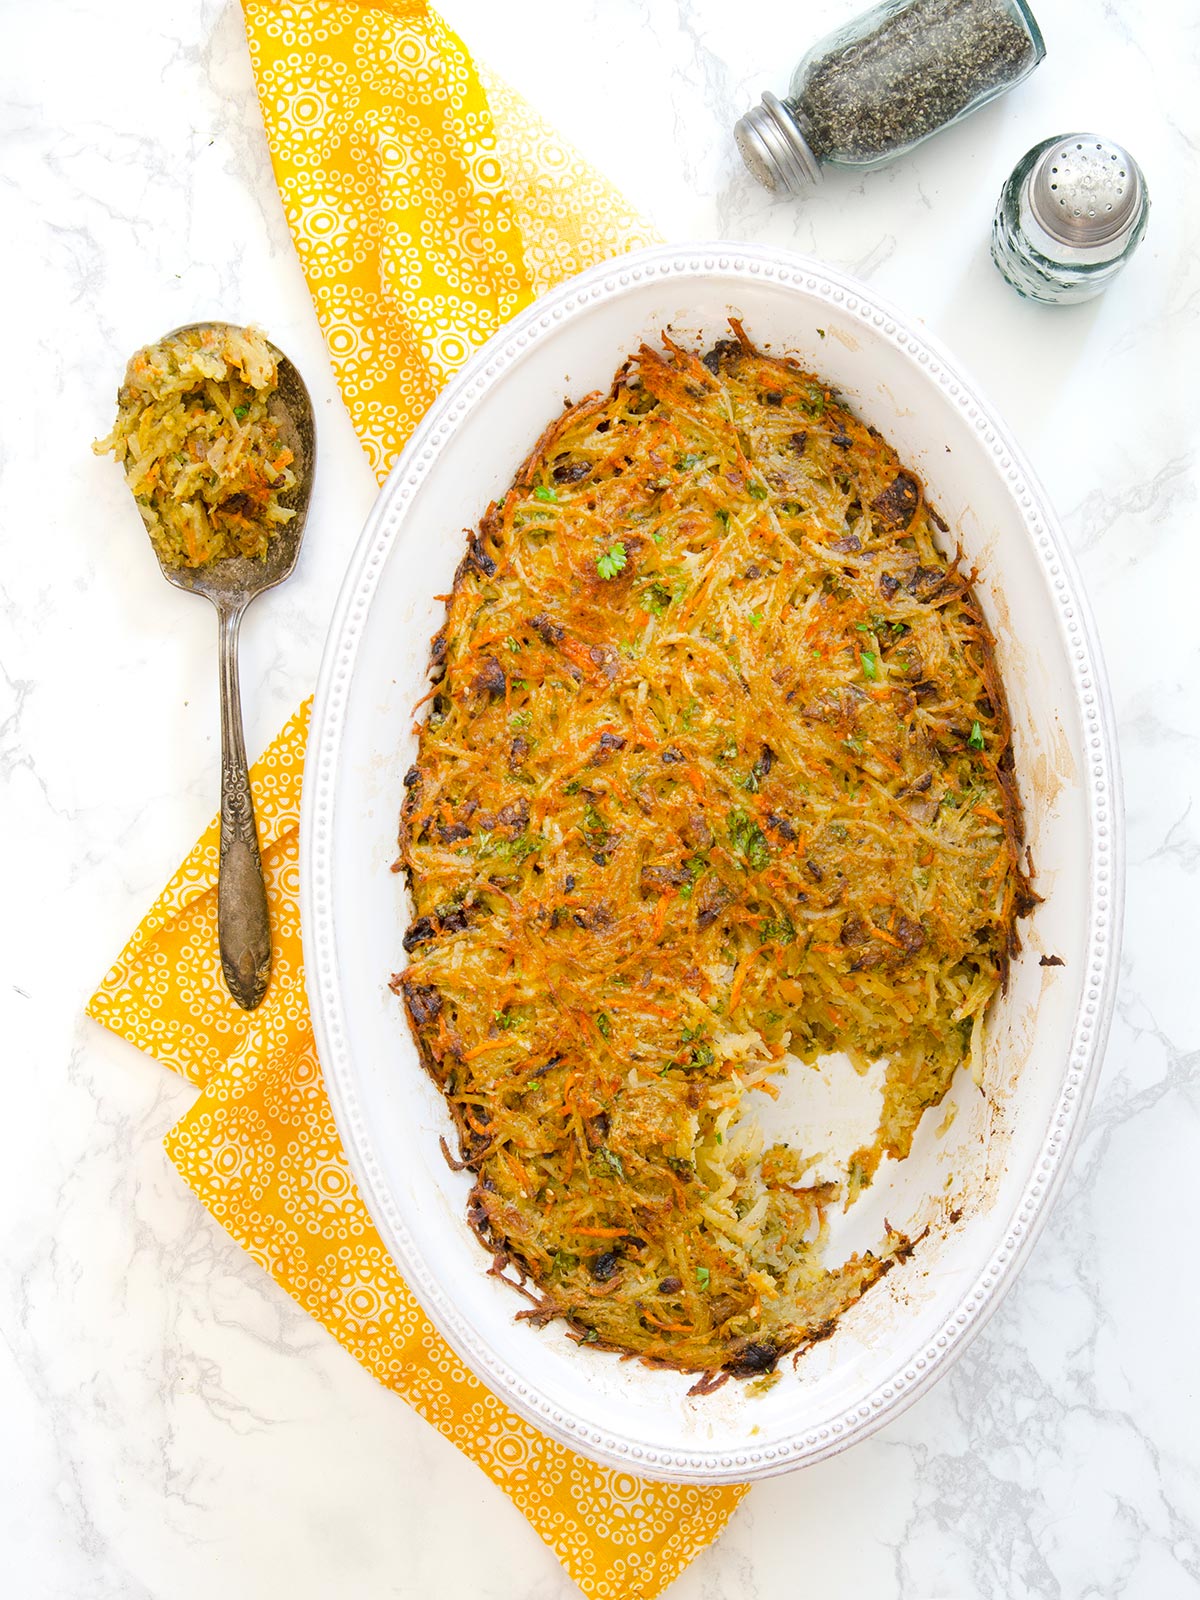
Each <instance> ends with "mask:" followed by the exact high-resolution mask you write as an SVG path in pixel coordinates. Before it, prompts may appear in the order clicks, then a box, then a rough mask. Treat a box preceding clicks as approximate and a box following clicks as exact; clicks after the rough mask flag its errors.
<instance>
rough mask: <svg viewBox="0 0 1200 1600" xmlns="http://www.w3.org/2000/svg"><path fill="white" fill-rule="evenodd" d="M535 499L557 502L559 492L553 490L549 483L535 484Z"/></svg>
mask: <svg viewBox="0 0 1200 1600" xmlns="http://www.w3.org/2000/svg"><path fill="white" fill-rule="evenodd" d="M533 498H534V499H535V500H557V499H558V490H557V489H552V488H551V487H550V485H549V484H548V483H539V484H535V485H534V490H533Z"/></svg>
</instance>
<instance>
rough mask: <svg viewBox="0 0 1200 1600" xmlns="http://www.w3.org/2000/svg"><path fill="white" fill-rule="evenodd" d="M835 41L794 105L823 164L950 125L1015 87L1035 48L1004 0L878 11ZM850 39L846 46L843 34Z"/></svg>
mask: <svg viewBox="0 0 1200 1600" xmlns="http://www.w3.org/2000/svg"><path fill="white" fill-rule="evenodd" d="M871 19H877V20H875V22H874V26H873V27H872V28H871V29H870V31H869V32H866V33H859V32H858V26H859V25H857V24H852V25H851V27H850V29H847V30H843V34H842V35H835V36H834V39H833V40H831V41H829V42H830V43H831V44H833V46H834V48H832V49H826V50H824V51H822V52H821V54H820V55H819V56H818V58H817V59H816V60H815V61H812V62H811V63H810V65H809V67H808V70H807V72H804V69H803V68H802V69H801V72H802V75H803V83H802V85H801V86H800V87H799V92H798V93H797V94H795V95H794V97H793V98H792V99H791V100H790V101H789V104H790V105H792V106H793V107H794V109H795V110H796V111H797V112H798V113H799V114H800V115H801V116H802V117H803V118H804V120H805V122H806V123H807V128H806V130H805V132H806V134H807V136H808V141H809V144H810V145H811V146H812V149H813V152H814V154H815V155H817V156H818V157H820V158H821V159H823V160H832V161H847V162H855V163H858V162H865V161H877V160H880V159H882V158H885V157H887V156H890V155H895V154H896V153H898V152H899V151H901V150H904V149H906V148H907V147H908V146H909V145H912V144H915V143H916V142H917V141H918V140H919V139H924V138H926V137H927V136H928V135H929V134H931V133H936V132H937V130H938V129H939V128H943V127H945V126H946V124H947V123H950V122H953V121H954V120H955V118H957V117H960V116H962V114H963V113H964V112H965V111H966V110H967V109H968V108H969V107H970V106H971V105H972V103H973V102H974V101H976V100H977V99H978V97H979V96H980V95H982V94H988V95H990V94H994V93H995V92H996V91H998V90H1000V89H1003V88H1006V87H1008V85H1009V84H1011V83H1014V82H1015V81H1016V80H1017V79H1018V78H1021V77H1023V76H1024V74H1025V73H1026V72H1027V71H1028V70H1029V69H1030V68H1031V67H1032V66H1033V65H1035V62H1036V56H1037V47H1036V45H1035V44H1034V41H1033V39H1032V38H1031V37H1030V34H1029V30H1028V28H1026V27H1024V26H1023V25H1022V23H1021V22H1019V21H1018V20H1017V19H1016V17H1014V15H1013V8H1012V6H1011V5H1009V4H1008V3H1006V0H913V3H912V4H911V5H907V6H905V7H904V8H903V9H901V10H899V11H884V10H883V9H882V8H880V9H879V11H878V12H872V13H871V15H870V18H864V19H862V20H863V21H868V20H871ZM846 33H850V34H851V37H850V38H849V39H848V40H845V42H842V41H843V38H844V35H845V34H846Z"/></svg>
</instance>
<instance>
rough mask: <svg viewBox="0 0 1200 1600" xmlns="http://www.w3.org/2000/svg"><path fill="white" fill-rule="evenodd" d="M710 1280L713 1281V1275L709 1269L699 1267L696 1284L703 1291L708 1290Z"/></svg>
mask: <svg viewBox="0 0 1200 1600" xmlns="http://www.w3.org/2000/svg"><path fill="white" fill-rule="evenodd" d="M710 1279H711V1274H710V1272H709V1270H708V1268H707V1267H697V1268H696V1283H697V1285H698V1286H699V1287H700V1288H701V1289H707V1288H708V1285H709V1282H710Z"/></svg>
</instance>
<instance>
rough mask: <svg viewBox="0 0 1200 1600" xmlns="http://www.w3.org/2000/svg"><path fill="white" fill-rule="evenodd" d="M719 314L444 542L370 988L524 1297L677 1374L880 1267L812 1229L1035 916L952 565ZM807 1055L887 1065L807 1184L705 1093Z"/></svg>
mask: <svg viewBox="0 0 1200 1600" xmlns="http://www.w3.org/2000/svg"><path fill="white" fill-rule="evenodd" d="M733 331H734V334H735V337H734V338H733V339H730V340H724V341H722V342H721V343H720V344H719V345H718V346H717V347H716V348H715V349H714V350H713V351H710V352H709V353H708V354H707V355H706V356H704V357H703V358H701V357H700V356H699V355H697V354H696V353H695V352H692V351H688V350H686V349H683V348H681V347H679V346H677V345H675V344H674V343H672V342H671V341H670V340H666V341H664V345H665V348H664V350H663V351H658V350H652V349H650V348H648V347H643V348H642V349H641V350H640V351H639V352H638V354H637V356H636V357H635V358H633V359H632V360H631V361H630V362H628V363H627V364H626V366H625V367H623V368H622V370H621V372H620V373H618V375H617V378H616V380H615V381H614V384H613V387H612V389H611V390H610V391H609V393H608V394H606V395H598V394H597V395H589V396H588V397H587V398H586V399H584V400H582V401H580V402H579V403H578V404H576V405H573V406H571V407H569V408H568V409H567V410H565V411H564V413H563V414H562V415H561V416H559V417H556V418H555V419H554V420H553V421H552V422H551V423H550V424H549V425H548V426H547V428H546V429H545V431H544V432H543V434H542V436H541V437H540V439H539V440H538V441H537V444H536V446H535V448H534V450H533V451H532V452H531V454H530V456H529V457H528V459H527V460H526V461H525V462H524V464H523V465H522V467H521V469H520V470H519V472H518V473H517V475H516V477H515V479H514V482H513V486H512V488H511V489H510V490H509V491H508V493H507V494H506V495H505V496H504V497H503V499H502V500H500V501H498V502H496V503H494V504H492V505H491V506H489V507H488V509H487V511H486V512H485V514H484V516H483V518H482V519H481V522H480V525H479V528H478V529H477V530H476V531H475V532H473V533H468V542H467V551H466V554H465V555H464V557H463V560H462V562H461V564H460V566H459V568H458V572H457V574H456V577H455V581H454V588H453V593H452V595H451V597H450V600H449V604H448V607H447V616H446V623H445V626H444V628H443V629H442V630H441V631H440V632H439V634H438V636H437V638H436V639H435V641H434V645H433V650H432V658H431V671H432V677H433V679H434V683H435V692H434V694H433V697H432V702H431V706H430V711H429V715H428V720H427V722H426V724H425V726H424V728H423V730H422V736H421V742H420V748H419V751H418V757H417V761H416V763H415V765H414V767H413V768H412V770H411V771H410V773H409V774H408V775H407V777H406V779H405V783H406V790H407V793H406V798H405V802H404V807H403V815H402V819H401V826H400V865H401V866H402V867H403V869H404V870H405V872H406V873H407V875H408V880H409V884H410V888H411V891H412V895H413V901H414V916H413V920H412V923H411V924H410V927H409V930H408V933H407V935H406V937H405V949H406V951H407V953H408V955H409V957H410V965H409V966H408V967H407V968H406V969H405V971H404V972H402V973H400V974H398V975H397V978H396V979H395V980H394V982H395V986H396V988H397V989H398V991H399V992H400V993H401V994H402V996H403V999H404V1003H405V1007H406V1010H407V1013H408V1017H409V1021H410V1025H411V1027H412V1030H413V1034H414V1037H415V1038H416V1040H417V1042H418V1046H419V1048H420V1051H421V1055H422V1059H423V1061H424V1062H425V1065H426V1067H427V1069H428V1070H429V1071H430V1073H431V1074H432V1075H433V1077H434V1079H435V1081H436V1082H437V1083H438V1084H439V1086H440V1087H441V1089H442V1090H443V1092H444V1094H445V1097H446V1102H447V1105H448V1107H449V1110H450V1113H451V1115H452V1117H453V1119H454V1122H455V1126H456V1129H457V1133H458V1142H459V1152H458V1157H457V1159H456V1158H455V1157H453V1156H452V1155H451V1153H450V1152H449V1150H447V1159H449V1160H451V1161H452V1163H453V1164H454V1165H456V1166H457V1165H461V1166H465V1167H467V1168H469V1169H470V1170H471V1171H472V1172H473V1173H474V1174H475V1179H476V1181H475V1185H474V1188H473V1190H472V1194H471V1200H470V1206H469V1213H468V1215H469V1221H470V1223H471V1226H472V1227H473V1228H474V1229H475V1231H476V1233H477V1234H478V1236H479V1238H480V1240H481V1242H482V1243H483V1245H484V1246H485V1248H486V1249H487V1250H488V1252H489V1253H490V1254H491V1255H492V1257H493V1270H495V1271H497V1272H502V1273H504V1274H505V1275H506V1276H508V1277H509V1279H510V1281H515V1282H516V1283H517V1284H518V1285H519V1286H520V1287H521V1288H522V1291H523V1292H524V1293H525V1295H526V1296H527V1297H528V1298H529V1299H530V1301H531V1305H530V1307H529V1309H528V1310H526V1311H524V1312H522V1313H521V1315H522V1316H523V1317H526V1318H528V1319H530V1320H532V1321H534V1322H535V1323H538V1324H541V1323H544V1322H547V1321H549V1320H551V1319H554V1318H563V1319H565V1321H566V1322H567V1324H568V1326H569V1328H570V1329H571V1330H572V1331H573V1332H574V1335H575V1336H576V1337H577V1338H579V1339H580V1340H583V1341H586V1342H588V1343H592V1344H596V1345H597V1346H599V1347H602V1348H608V1349H614V1350H620V1351H622V1352H624V1353H626V1354H632V1355H637V1356H638V1357H640V1358H641V1359H642V1360H645V1361H649V1362H651V1363H654V1364H666V1365H671V1366H677V1367H682V1368H685V1369H688V1370H692V1371H694V1372H697V1373H700V1374H702V1376H701V1378H700V1380H699V1385H698V1390H697V1392H708V1391H709V1390H711V1388H712V1386H713V1384H714V1383H715V1382H716V1381H717V1378H718V1375H730V1374H732V1375H734V1376H738V1377H751V1376H761V1375H764V1374H768V1373H770V1372H771V1370H772V1369H773V1368H774V1366H775V1364H776V1362H777V1361H778V1359H779V1357H780V1356H781V1355H782V1354H783V1353H785V1352H787V1351H802V1350H803V1349H806V1348H808V1347H809V1346H810V1345H811V1344H812V1343H814V1342H816V1341H817V1340H819V1339H822V1338H825V1337H827V1336H828V1335H829V1333H830V1332H831V1331H832V1330H833V1328H834V1327H835V1326H836V1324H837V1319H838V1317H839V1316H840V1314H841V1312H842V1311H843V1310H844V1309H845V1308H846V1306H847V1305H849V1304H851V1303H853V1301H854V1300H856V1299H857V1298H858V1297H859V1296H860V1295H861V1294H862V1293H863V1292H865V1290H866V1289H867V1288H868V1287H870V1285H871V1284H873V1283H875V1282H877V1281H878V1280H879V1278H881V1277H882V1276H883V1275H884V1274H885V1273H886V1272H887V1271H888V1270H889V1268H890V1267H891V1266H892V1265H893V1264H894V1263H895V1262H896V1261H898V1260H901V1259H904V1258H905V1257H906V1255H907V1254H908V1253H909V1252H910V1251H911V1248H912V1245H911V1242H910V1241H908V1240H906V1239H905V1238H904V1237H903V1236H902V1235H900V1234H898V1233H896V1232H895V1231H893V1230H890V1229H889V1230H888V1232H887V1234H886V1236H885V1237H884V1238H883V1239H882V1240H881V1241H880V1243H879V1245H878V1246H877V1248H876V1249H875V1250H874V1251H872V1252H868V1253H867V1254H865V1255H864V1256H861V1257H854V1258H852V1259H851V1260H850V1261H848V1262H846V1263H844V1264H843V1265H841V1266H840V1267H836V1268H833V1269H830V1268H828V1267H826V1266H825V1265H824V1263H823V1261H822V1242H823V1238H824V1233H825V1218H826V1212H827V1210H828V1208H829V1206H830V1205H832V1204H834V1203H837V1202H839V1201H846V1202H849V1201H850V1200H852V1199H853V1198H854V1196H855V1195H856V1194H857V1193H858V1191H859V1190H860V1189H861V1188H862V1187H864V1186H865V1185H866V1184H868V1183H869V1182H870V1181H871V1177H872V1174H873V1172H874V1170H875V1167H876V1165H877V1163H878V1161H879V1160H880V1159H881V1158H882V1156H883V1155H885V1154H888V1155H891V1156H893V1157H895V1158H897V1159H902V1158H903V1157H904V1156H905V1155H906V1154H907V1152H908V1149H909V1146H910V1144H911V1141H912V1137H913V1134H914V1132H915V1129H916V1126H917V1123H918V1121H919V1120H920V1117H921V1115H922V1113H923V1111H924V1110H925V1109H927V1108H928V1107H929V1106H930V1105H935V1104H936V1103H937V1102H938V1101H939V1100H940V1099H941V1097H942V1096H943V1095H944V1093H945V1091H946V1089H947V1087H948V1086H949V1083H950V1081H951V1079H952V1077H953V1074H954V1071H955V1069H956V1068H957V1066H958V1065H959V1064H960V1063H961V1062H962V1061H963V1060H964V1059H965V1057H966V1055H967V1053H968V1050H969V1048H970V1047H971V1046H972V1044H973V1043H977V1040H978V1030H979V1028H980V1027H981V1026H982V1018H983V1015H984V1012H985V1011H986V1008H987V1006H988V1003H989V1001H990V1000H991V998H992V997H993V996H994V994H995V993H996V991H997V990H998V989H999V988H1000V986H1001V985H1002V983H1003V982H1004V979H1005V975H1006V972H1007V966H1008V962H1009V960H1010V958H1011V956H1012V955H1013V954H1014V953H1015V952H1016V951H1017V950H1018V948H1019V943H1018V938H1017V919H1018V918H1019V917H1020V916H1023V915H1025V914H1026V913H1027V911H1028V910H1029V909H1030V907H1031V905H1032V904H1033V901H1034V899H1035V898H1036V897H1035V896H1034V895H1033V892H1032V889H1031V887H1030V884H1029V879H1028V876H1027V874H1026V872H1025V870H1024V868H1023V864H1022V859H1021V852H1022V848H1023V825H1022V816H1021V807H1020V800H1019V796H1018V793H1017V786H1016V780H1015V775H1014V771H1013V761H1012V749H1011V721H1010V717H1009V713H1008V708H1007V703H1006V700H1005V696H1004V691H1003V685H1002V683H1001V680H1000V676H999V672H998V670H997V666H996V660H995V652H994V640H993V638H992V635H991V633H990V631H989V629H988V627H987V625H986V622H985V621H984V618H983V615H982V612H981V610H980V608H979V605H978V602H977V599H976V596H975V593H974V589H973V583H974V581H975V576H976V575H975V574H974V573H973V572H967V571H964V569H963V564H962V560H961V554H959V555H955V556H953V557H952V558H949V559H948V558H947V556H946V555H945V554H944V553H943V551H942V549H941V546H940V543H939V535H940V534H944V533H945V532H947V531H948V530H947V529H946V527H945V524H944V523H943V521H942V519H941V518H940V517H939V516H938V514H937V512H936V510H935V509H934V508H932V507H931V506H930V505H929V504H928V503H927V501H926V499H925V494H924V487H923V485H922V484H921V482H920V480H919V478H918V477H917V476H916V474H914V473H913V472H911V471H910V470H909V469H908V468H906V467H904V466H903V465H902V464H901V463H900V462H899V461H898V460H897V458H896V456H895V453H894V452H893V451H892V450H891V448H890V447H889V446H888V445H887V443H886V441H884V440H883V439H882V437H881V436H880V435H879V434H878V433H877V432H876V431H875V430H874V429H871V428H869V427H867V426H865V425H864V424H863V423H862V422H860V421H859V420H858V419H857V418H856V417H855V416H854V415H853V414H852V412H850V410H849V409H848V408H847V407H845V406H844V405H843V404H842V403H841V402H840V401H839V400H838V399H837V397H836V396H835V395H833V394H832V393H831V392H830V391H829V390H828V389H827V388H826V387H825V386H824V385H823V384H821V382H820V381H819V379H816V378H814V377H813V376H812V375H811V374H808V373H806V372H804V371H803V370H802V369H801V368H800V367H799V366H798V365H797V364H796V363H795V362H793V361H789V360H778V359H774V358H771V357H768V356H765V355H763V354H761V353H760V352H758V351H757V350H755V349H754V347H753V345H752V344H751V343H750V341H749V340H748V339H747V337H746V336H745V333H744V331H743V330H742V329H741V327H740V325H738V324H736V323H735V324H734V325H733ZM833 1050H847V1051H849V1052H850V1054H851V1056H852V1058H853V1059H855V1060H856V1061H860V1062H864V1063H865V1061H867V1060H869V1059H872V1058H878V1057H881V1056H884V1057H887V1059H888V1063H889V1066H888V1072H887V1083H886V1089H885V1096H884V1104H883V1108H882V1112H881V1118H880V1126H879V1130H878V1135H877V1138H876V1140H875V1141H874V1143H873V1144H872V1145H871V1146H870V1147H868V1148H866V1149H864V1150H862V1151H859V1152H858V1153H857V1155H856V1157H855V1158H854V1160H853V1162H852V1163H851V1165H850V1168H849V1171H848V1172H847V1173H846V1174H845V1176H844V1178H843V1180H842V1181H841V1182H839V1183H831V1182H829V1181H826V1182H824V1183H818V1182H816V1181H815V1180H814V1178H813V1175H812V1173H811V1172H810V1171H809V1169H810V1167H811V1165H812V1160H811V1156H810V1155H806V1154H805V1153H803V1152H799V1151H796V1150H792V1149H788V1148H786V1147H784V1146H781V1145H776V1146H773V1147H771V1148H769V1149H766V1150H763V1149H762V1148H761V1142H759V1143H758V1144H756V1143H755V1140H754V1137H753V1133H752V1131H751V1128H750V1125H751V1124H752V1120H753V1119H752V1117H751V1115H750V1108H749V1107H748V1106H746V1105H744V1103H743V1102H744V1101H745V1098H746V1096H747V1095H749V1094H750V1093H751V1092H752V1091H756V1090H757V1091H760V1092H764V1093H771V1092H773V1086H772V1081H771V1080H772V1077H773V1075H774V1074H776V1073H777V1072H778V1071H779V1070H781V1069H782V1065H783V1062H784V1058H785V1056H786V1055H787V1054H788V1053H789V1052H790V1053H791V1054H792V1055H797V1056H799V1057H801V1058H802V1059H804V1060H810V1061H811V1060H815V1059H816V1058H817V1057H818V1056H819V1055H821V1054H822V1053H824V1052H827V1051H833ZM813 1154H815V1153H813Z"/></svg>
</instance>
